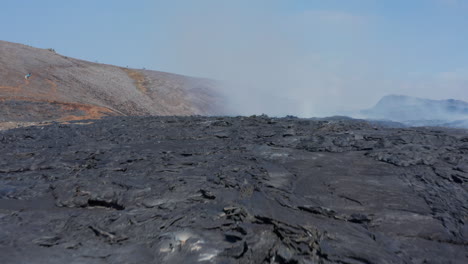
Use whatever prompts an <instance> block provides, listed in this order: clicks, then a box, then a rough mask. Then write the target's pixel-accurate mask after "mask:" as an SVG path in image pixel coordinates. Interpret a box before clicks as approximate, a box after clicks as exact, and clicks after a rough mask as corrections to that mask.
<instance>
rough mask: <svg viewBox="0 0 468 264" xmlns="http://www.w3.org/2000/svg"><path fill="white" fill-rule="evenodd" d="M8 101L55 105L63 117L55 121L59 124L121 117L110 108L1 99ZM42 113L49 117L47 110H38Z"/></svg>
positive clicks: (0, 99) (25, 99) (14, 97)
mask: <svg viewBox="0 0 468 264" xmlns="http://www.w3.org/2000/svg"><path fill="white" fill-rule="evenodd" d="M8 101H21V102H23V103H24V104H25V105H28V103H45V104H46V105H54V106H55V107H58V109H59V110H58V113H56V114H58V115H59V116H61V117H60V118H58V119H54V120H55V121H59V122H63V121H75V120H87V119H100V118H102V117H105V116H114V115H120V114H118V113H116V112H115V111H113V110H111V109H109V108H106V107H102V106H96V105H91V104H81V103H69V102H61V101H55V100H44V99H31V98H28V97H21V96H11V97H3V98H0V102H8ZM33 110H34V108H31V111H33ZM42 111H44V113H43V115H44V116H47V115H48V114H49V113H48V112H47V110H39V111H37V110H36V114H39V115H41V113H40V112H42ZM38 112H39V113H38Z"/></svg>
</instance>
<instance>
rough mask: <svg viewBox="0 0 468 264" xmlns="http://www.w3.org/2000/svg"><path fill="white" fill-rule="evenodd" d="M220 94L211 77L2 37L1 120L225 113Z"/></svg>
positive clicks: (22, 120)
mask: <svg viewBox="0 0 468 264" xmlns="http://www.w3.org/2000/svg"><path fill="white" fill-rule="evenodd" d="M28 73H30V74H31V77H30V78H28V79H26V78H25V75H27V74H28ZM220 100H221V98H220V96H219V95H218V94H217V93H216V92H215V83H214V82H213V81H210V80H206V79H197V78H191V77H186V76H181V75H176V74H170V73H163V72H156V71H147V70H136V69H128V68H121V67H116V66H111V65H105V64H97V63H91V62H87V61H82V60H78V59H73V58H69V57H65V56H62V55H59V54H57V53H55V51H53V50H46V49H38V48H33V47H29V46H25V45H21V44H15V43H10V42H5V41H0V122H40V121H52V120H54V121H68V120H80V119H93V118H100V117H102V116H112V115H194V114H195V115H197V114H200V115H213V114H220V113H222V112H221V108H220V107H219V106H220V105H222V103H221V102H220Z"/></svg>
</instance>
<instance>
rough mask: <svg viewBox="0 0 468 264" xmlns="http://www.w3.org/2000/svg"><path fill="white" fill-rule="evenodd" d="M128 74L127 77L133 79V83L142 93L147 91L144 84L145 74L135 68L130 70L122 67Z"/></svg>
mask: <svg viewBox="0 0 468 264" xmlns="http://www.w3.org/2000/svg"><path fill="white" fill-rule="evenodd" d="M122 69H123V70H124V71H125V72H126V73H127V75H128V77H130V78H132V79H133V80H134V81H135V85H136V87H137V88H138V90H139V91H140V92H142V93H144V94H146V93H147V92H148V88H146V86H145V82H146V79H145V75H144V74H143V73H141V72H137V71H135V70H130V69H126V68H122Z"/></svg>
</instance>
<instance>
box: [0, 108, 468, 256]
mask: <svg viewBox="0 0 468 264" xmlns="http://www.w3.org/2000/svg"><path fill="white" fill-rule="evenodd" d="M0 153H2V154H1V155H0V256H1V261H0V262H1V263H5V264H7V263H353V264H362V263H468V225H467V222H468V202H467V201H468V192H467V182H468V133H467V131H466V130H453V129H452V130H449V129H429V128H417V129H406V128H405V129H384V128H378V127H374V126H373V125H370V124H368V123H366V122H361V121H354V120H338V121H336V120H335V121H313V120H303V119H296V118H284V119H271V118H268V117H266V116H253V117H237V118H205V117H147V118H142V117H139V118H136V117H119V118H117V117H115V118H106V119H104V120H100V121H95V122H94V123H93V124H90V125H79V124H73V123H72V124H69V125H65V124H52V125H49V126H44V127H27V128H19V129H14V130H8V131H4V132H0Z"/></svg>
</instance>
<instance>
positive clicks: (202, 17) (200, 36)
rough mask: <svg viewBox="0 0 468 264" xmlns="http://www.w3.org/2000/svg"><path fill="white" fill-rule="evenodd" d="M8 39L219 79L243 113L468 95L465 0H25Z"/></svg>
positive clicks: (313, 112)
mask: <svg viewBox="0 0 468 264" xmlns="http://www.w3.org/2000/svg"><path fill="white" fill-rule="evenodd" d="M2 11H3V12H2V17H1V18H0V22H2V24H4V25H9V26H8V27H5V28H4V29H2V39H3V40H5V41H12V42H19V43H23V44H28V45H32V46H37V47H41V48H54V49H56V50H57V52H59V53H61V54H63V55H66V56H73V57H77V58H81V59H86V60H90V61H98V62H102V63H108V64H116V65H120V66H129V67H134V68H147V69H153V70H160V71H166V72H172V73H178V74H185V75H190V76H199V77H206V78H212V79H217V80H221V81H223V82H224V83H225V85H224V86H223V92H224V93H225V94H226V95H227V97H228V98H229V99H230V101H229V107H230V108H231V109H232V110H233V112H237V113H238V114H246V115H248V114H262V113H265V114H269V115H287V114H291V115H297V116H302V117H310V116H323V115H333V114H343V113H352V112H353V111H357V110H360V109H366V108H370V107H372V106H373V105H374V104H375V103H377V101H378V100H379V99H380V98H381V97H383V96H385V95H388V94H402V95H408V96H417V97H424V98H428V99H438V100H440V99H448V98H453V99H459V100H465V101H468V89H467V88H468V53H467V52H465V49H466V47H467V46H468V36H467V34H464V32H466V28H467V26H468V1H461V0H458V1H457V0H415V1H411V2H410V3H409V1H403V0H396V1H392V2H391V3H389V1H386V2H385V3H384V1H378V0H350V1H339V0H329V1H313V0H312V1H305V0H297V1H282V0H272V1H266V0H257V1H246V0H240V1H215V0H199V1H188V0H186V1H183V0H179V1H177V0H176V1H150V0H143V1H133V2H132V3H128V2H127V1H121V0H118V1H100V2H98V3H96V2H95V1H90V0H85V1H81V2H80V3H65V2H63V1H57V0H45V1H41V3H40V4H39V3H36V2H34V1H27V0H19V1H14V2H10V3H7V4H6V6H5V7H4V8H2Z"/></svg>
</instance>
